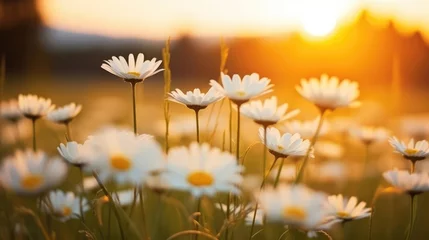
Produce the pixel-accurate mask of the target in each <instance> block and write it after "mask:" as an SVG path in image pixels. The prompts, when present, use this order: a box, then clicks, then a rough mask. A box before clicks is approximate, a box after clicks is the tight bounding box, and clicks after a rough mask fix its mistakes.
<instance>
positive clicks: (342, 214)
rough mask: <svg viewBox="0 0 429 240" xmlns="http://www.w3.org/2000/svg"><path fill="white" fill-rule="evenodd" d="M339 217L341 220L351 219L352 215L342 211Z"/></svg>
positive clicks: (338, 213)
mask: <svg viewBox="0 0 429 240" xmlns="http://www.w3.org/2000/svg"><path fill="white" fill-rule="evenodd" d="M337 216H338V217H340V218H349V217H350V213H348V212H344V211H341V212H337Z"/></svg>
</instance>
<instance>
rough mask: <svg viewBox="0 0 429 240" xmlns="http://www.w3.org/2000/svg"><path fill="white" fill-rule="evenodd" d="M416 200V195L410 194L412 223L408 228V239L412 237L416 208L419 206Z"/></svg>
mask: <svg viewBox="0 0 429 240" xmlns="http://www.w3.org/2000/svg"><path fill="white" fill-rule="evenodd" d="M414 200H415V199H414V195H413V194H410V224H409V228H408V232H407V237H406V240H410V239H411V235H412V233H413V229H414V222H415V219H414V211H415V208H417V207H416V206H415V201H414Z"/></svg>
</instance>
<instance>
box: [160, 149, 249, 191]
mask: <svg viewBox="0 0 429 240" xmlns="http://www.w3.org/2000/svg"><path fill="white" fill-rule="evenodd" d="M243 170H244V169H243V166H240V165H238V164H237V160H236V159H235V157H234V156H233V155H232V154H230V153H228V152H222V151H220V149H218V148H211V147H210V146H209V145H208V144H207V143H203V144H198V143H196V142H194V143H192V144H191V145H190V146H189V148H187V147H176V148H172V149H170V151H169V153H168V161H167V164H166V168H165V172H163V173H162V174H163V175H164V177H165V179H167V182H168V184H169V186H170V188H173V189H177V190H184V191H189V192H191V193H192V195H194V196H195V197H200V196H202V195H208V196H212V195H214V194H216V193H218V192H232V193H233V194H238V193H239V189H238V185H239V184H240V183H241V182H242V180H243V178H242V176H241V174H240V173H241V172H242V171H243Z"/></svg>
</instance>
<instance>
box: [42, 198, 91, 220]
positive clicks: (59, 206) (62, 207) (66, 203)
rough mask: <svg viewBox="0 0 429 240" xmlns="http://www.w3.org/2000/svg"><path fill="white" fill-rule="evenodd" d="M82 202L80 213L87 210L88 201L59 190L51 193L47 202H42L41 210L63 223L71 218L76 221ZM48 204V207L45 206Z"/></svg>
mask: <svg viewBox="0 0 429 240" xmlns="http://www.w3.org/2000/svg"><path fill="white" fill-rule="evenodd" d="M81 201H82V211H83V212H86V211H88V210H89V206H88V201H87V200H86V198H83V199H82V200H81V199H80V198H79V197H76V196H75V195H74V193H72V192H66V193H64V192H63V191H61V190H56V191H51V192H49V195H48V197H47V201H42V210H43V211H45V212H47V213H50V214H51V215H52V216H54V217H55V218H57V219H58V220H59V221H61V222H65V221H67V220H70V219H72V218H75V219H78V218H79V217H80V215H81V213H80V202H81ZM47 202H48V203H49V205H48V204H47Z"/></svg>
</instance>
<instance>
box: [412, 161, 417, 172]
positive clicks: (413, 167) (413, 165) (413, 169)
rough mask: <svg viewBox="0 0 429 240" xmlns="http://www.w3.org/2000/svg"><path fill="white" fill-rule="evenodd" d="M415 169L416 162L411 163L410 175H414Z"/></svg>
mask: <svg viewBox="0 0 429 240" xmlns="http://www.w3.org/2000/svg"><path fill="white" fill-rule="evenodd" d="M415 169H416V162H415V161H411V173H414V171H415Z"/></svg>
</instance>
